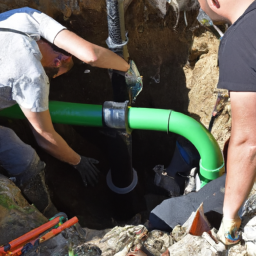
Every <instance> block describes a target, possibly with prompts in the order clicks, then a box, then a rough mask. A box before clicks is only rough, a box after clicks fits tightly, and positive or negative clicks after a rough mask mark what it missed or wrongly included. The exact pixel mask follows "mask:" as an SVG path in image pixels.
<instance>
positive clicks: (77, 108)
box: [0, 101, 102, 127]
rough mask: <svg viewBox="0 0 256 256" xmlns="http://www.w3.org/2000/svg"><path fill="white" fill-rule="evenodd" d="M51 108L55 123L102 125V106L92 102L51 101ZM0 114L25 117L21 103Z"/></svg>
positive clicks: (18, 117) (19, 117)
mask: <svg viewBox="0 0 256 256" xmlns="http://www.w3.org/2000/svg"><path fill="white" fill-rule="evenodd" d="M49 110H50V114H51V118H52V122H53V123H60V124H72V125H82V126H95V127H101V126H102V106H101V105H91V104H79V103H69V102H61V101H50V102H49ZM0 116H3V117H9V118H15V119H24V118H25V116H24V114H23V112H22V111H21V109H20V107H19V105H14V106H12V107H9V108H5V109H3V110H1V111H0Z"/></svg>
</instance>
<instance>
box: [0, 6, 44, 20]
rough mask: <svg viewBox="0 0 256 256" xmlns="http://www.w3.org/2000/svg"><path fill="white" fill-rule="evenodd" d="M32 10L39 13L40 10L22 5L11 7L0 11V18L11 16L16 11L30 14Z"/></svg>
mask: <svg viewBox="0 0 256 256" xmlns="http://www.w3.org/2000/svg"><path fill="white" fill-rule="evenodd" d="M33 12H38V13H40V11H38V10H36V9H33V8H30V7H22V8H17V9H12V10H10V11H7V12H3V13H0V18H2V17H9V16H11V15H13V14H16V13H19V14H24V15H30V14H32V13H33Z"/></svg>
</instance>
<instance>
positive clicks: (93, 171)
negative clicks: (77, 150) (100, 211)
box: [74, 156, 100, 187]
mask: <svg viewBox="0 0 256 256" xmlns="http://www.w3.org/2000/svg"><path fill="white" fill-rule="evenodd" d="M98 163H99V161H97V160H95V159H93V158H89V157H84V156H81V161H80V163H79V164H78V165H74V168H75V169H77V170H78V172H79V173H80V175H81V177H82V179H83V182H84V185H85V186H86V187H87V185H91V186H93V187H94V186H95V185H96V184H97V183H98V176H99V173H100V171H99V170H98V169H97V168H96V167H95V166H94V164H98Z"/></svg>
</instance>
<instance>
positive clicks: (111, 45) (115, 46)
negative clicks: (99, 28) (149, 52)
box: [106, 33, 129, 50]
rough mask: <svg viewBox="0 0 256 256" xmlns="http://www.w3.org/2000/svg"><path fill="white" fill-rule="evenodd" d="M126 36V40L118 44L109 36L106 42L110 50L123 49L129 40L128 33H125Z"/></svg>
mask: <svg viewBox="0 0 256 256" xmlns="http://www.w3.org/2000/svg"><path fill="white" fill-rule="evenodd" d="M125 37H126V41H123V42H122V43H121V44H116V43H114V42H113V40H112V38H111V37H110V36H109V37H108V38H107V40H106V44H107V46H108V48H109V49H110V50H114V49H121V50H122V49H123V47H124V46H125V45H127V44H128V42H129V38H128V33H126V34H125Z"/></svg>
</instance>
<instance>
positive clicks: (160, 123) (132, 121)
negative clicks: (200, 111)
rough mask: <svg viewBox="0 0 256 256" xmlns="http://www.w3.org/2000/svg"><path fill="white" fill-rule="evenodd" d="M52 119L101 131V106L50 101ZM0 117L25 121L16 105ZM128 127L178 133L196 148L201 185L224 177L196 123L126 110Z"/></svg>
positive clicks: (215, 151) (210, 140)
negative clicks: (198, 155) (198, 157)
mask: <svg viewBox="0 0 256 256" xmlns="http://www.w3.org/2000/svg"><path fill="white" fill-rule="evenodd" d="M49 109H50V113H51V118H52V121H53V122H54V123H63V124H71V125H83V126H95V127H101V126H102V125H103V124H102V106H100V105H89V104H78V103H67V102H57V101H51V102H50V103H49ZM0 116H3V117H8V118H18V119H23V118H25V117H24V115H23V113H22V111H21V110H20V108H19V106H18V105H14V106H12V107H10V108H7V109H4V110H1V111H0ZM128 125H129V127H130V128H131V129H140V130H154V131H164V132H173V133H177V134H179V135H181V136H183V137H185V138H187V139H188V140H189V141H191V143H192V144H193V145H194V146H195V147H196V148H197V150H198V152H199V154H200V156H201V161H200V179H201V182H202V185H205V184H206V183H208V182H209V181H211V180H214V179H216V178H218V177H219V176H221V175H222V174H223V173H224V170H225V166H224V160H223V156H222V153H221V150H220V148H219V145H218V143H217V142H216V140H215V139H214V137H213V136H212V134H211V133H210V132H209V131H208V130H207V129H206V128H205V127H204V126H203V125H201V124H200V123H199V122H197V121H195V120H194V119H193V118H191V117H189V116H186V115H184V114H181V113H178V112H175V111H171V110H164V109H149V108H129V112H128Z"/></svg>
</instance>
